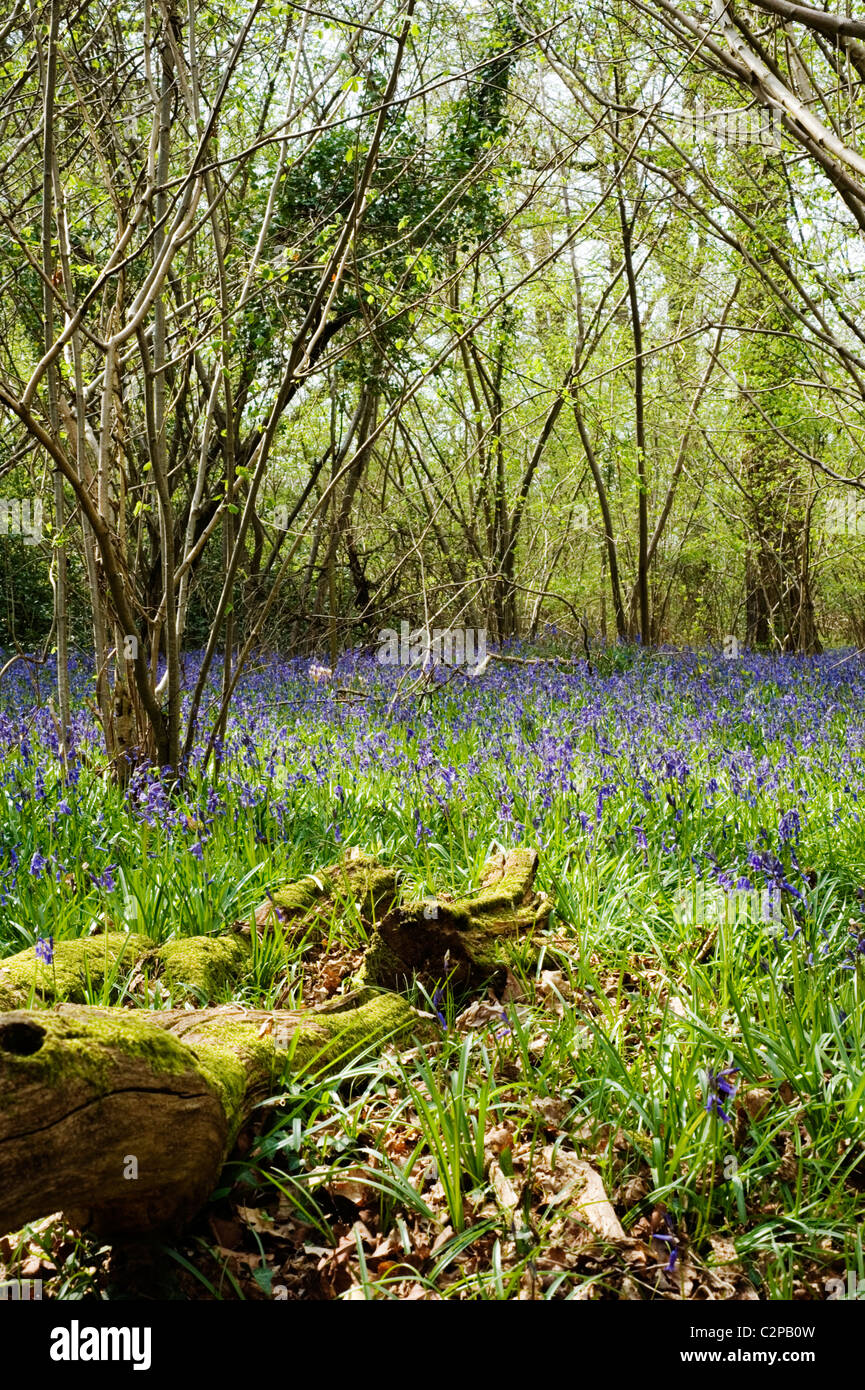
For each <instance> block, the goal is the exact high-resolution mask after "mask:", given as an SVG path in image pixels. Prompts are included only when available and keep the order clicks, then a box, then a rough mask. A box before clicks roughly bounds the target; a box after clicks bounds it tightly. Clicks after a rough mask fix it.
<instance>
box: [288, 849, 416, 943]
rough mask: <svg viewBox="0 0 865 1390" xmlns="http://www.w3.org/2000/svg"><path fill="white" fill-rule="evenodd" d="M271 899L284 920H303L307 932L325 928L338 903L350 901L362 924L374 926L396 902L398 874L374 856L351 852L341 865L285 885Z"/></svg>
mask: <svg viewBox="0 0 865 1390" xmlns="http://www.w3.org/2000/svg"><path fill="white" fill-rule="evenodd" d="M272 896H273V900H274V902H275V903H276V906H277V907H278V908H279V910H280V912H281V913H282V915H283V917H284V918H286V919H288V921H292V922H297V921H298V919H302V921H303V926H304V929H308V928H309V927H310V926H313V927H315V926H318V925H323V921H322V919H323V918H324V917H325V915H327V914H329V913H330V912H332V910H333V907H334V905H335V904H336V903H337V902H338V901H339V899H340V898H343V899H344V898H349V897H350V898H352V899H353V900H354V902H355V904H356V905H357V908H358V911H359V912H360V915H361V917H362V918H363V920H364V921H366V922H368V923H372V922H374V921H376V920H377V919H378V918H379V917H380V916H381V915H382V914H383V913H385V912H387V911H388V910H389V909H390V908H391V907H392V906H393V904H394V902H395V901H396V874H395V872H394V870H393V869H389V868H387V867H386V866H385V865H383V864H379V863H378V861H377V860H376V859H373V858H372V856H371V855H368V854H362V853H359V852H357V851H352V852H351V853H350V854H349V855H348V856H347V857H346V858H344V859H342V860H340V861H339V863H338V864H331V865H329V866H328V867H327V868H326V869H321V870H319V871H318V872H317V873H315V874H307V876H306V877H305V878H301V879H298V880H297V881H296V882H294V883H286V884H284V885H283V886H282V887H281V888H277V889H276V890H275V891H274V893H273V894H272Z"/></svg>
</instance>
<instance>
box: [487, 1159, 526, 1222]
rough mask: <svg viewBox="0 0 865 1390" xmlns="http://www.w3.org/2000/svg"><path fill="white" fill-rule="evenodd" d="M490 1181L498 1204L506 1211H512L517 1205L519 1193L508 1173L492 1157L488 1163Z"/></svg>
mask: <svg viewBox="0 0 865 1390" xmlns="http://www.w3.org/2000/svg"><path fill="white" fill-rule="evenodd" d="M490 1182H491V1183H492V1185H493V1191H494V1192H495V1194H496V1199H497V1200H498V1202H499V1204H500V1205H501V1206H503V1207H504V1208H505V1210H506V1211H513V1210H514V1208H515V1207H516V1206H518V1205H519V1200H520V1194H519V1193H518V1192H517V1190H516V1188H515V1187H514V1185H513V1183H512V1182H511V1180H510V1178H509V1177H508V1175H507V1174H506V1173H505V1172H503V1170H502V1169H501V1168H500V1167H499V1165H498V1163H496V1161H495V1159H493V1161H492V1163H491V1164H490Z"/></svg>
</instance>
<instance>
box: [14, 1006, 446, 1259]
mask: <svg viewBox="0 0 865 1390" xmlns="http://www.w3.org/2000/svg"><path fill="white" fill-rule="evenodd" d="M424 1026H425V1025H424V1020H423V1019H422V1018H420V1016H419V1015H417V1014H416V1013H415V1012H414V1010H412V1009H411V1008H410V1007H409V1005H408V1004H407V1003H406V1002H405V1000H403V999H400V998H399V997H398V996H397V995H395V994H389V993H385V994H376V993H374V991H372V990H367V991H362V992H359V993H358V994H355V995H352V996H345V997H343V998H341V999H340V1000H339V1001H337V1003H336V1004H335V1005H334V1004H331V1005H327V1006H324V1007H322V1008H319V1009H311V1010H309V1011H305V1012H302V1013H289V1012H277V1013H263V1012H259V1011H255V1010H246V1009H241V1008H238V1007H234V1006H232V1005H227V1006H224V1007H222V1008H216V1009H204V1010H192V1011H190V1010H170V1011H169V1010H166V1011H161V1012H159V1011H157V1012H149V1011H146V1010H130V1009H122V1008H113V1009H97V1008H91V1007H86V1006H80V1005H77V1006H76V1005H60V1006H59V1008H58V1009H57V1010H56V1011H53V1010H52V1011H48V1010H43V1011H40V1012H30V1011H25V1010H18V1011H13V1012H9V1013H4V1014H0V1231H9V1230H15V1229H17V1228H18V1227H19V1226H21V1225H23V1224H24V1223H25V1222H27V1221H33V1220H36V1219H37V1218H38V1217H40V1216H44V1215H46V1214H47V1213H50V1212H53V1211H63V1212H65V1213H66V1215H67V1217H68V1219H69V1220H70V1221H71V1222H72V1223H73V1225H77V1226H80V1227H82V1228H84V1229H87V1230H90V1231H92V1232H94V1233H95V1234H97V1235H99V1236H101V1237H103V1238H106V1239H127V1240H128V1239H136V1238H141V1237H144V1236H152V1235H154V1234H167V1233H170V1232H173V1231H176V1230H178V1229H179V1228H180V1227H181V1226H182V1225H183V1224H184V1222H186V1221H187V1220H189V1219H190V1218H191V1217H192V1216H193V1215H194V1214H195V1212H196V1211H197V1210H198V1209H199V1208H200V1207H201V1206H202V1205H203V1203H204V1202H205V1201H206V1199H207V1197H208V1195H209V1193H210V1192H211V1191H212V1190H213V1188H214V1186H215V1185H216V1180H217V1177H218V1175H219V1170H220V1167H221V1166H222V1164H223V1162H224V1161H225V1159H226V1157H227V1156H228V1154H229V1152H230V1151H231V1147H232V1145H233V1143H234V1140H235V1138H236V1137H237V1134H238V1131H239V1130H240V1128H241V1126H242V1125H243V1123H244V1121H245V1120H246V1119H247V1117H248V1116H249V1114H250V1112H251V1110H252V1109H253V1107H254V1106H255V1105H256V1104H257V1103H258V1102H259V1101H260V1100H262V1099H264V1098H265V1097H266V1096H268V1095H271V1094H273V1093H274V1092H276V1091H278V1089H279V1086H280V1084H281V1083H282V1082H283V1081H284V1079H285V1077H286V1076H287V1075H291V1076H293V1077H297V1076H311V1075H313V1074H321V1073H323V1072H327V1071H337V1070H339V1069H340V1068H341V1067H342V1066H343V1065H344V1063H345V1061H346V1060H348V1059H349V1058H351V1057H352V1056H356V1055H357V1054H359V1053H360V1052H363V1051H366V1050H369V1049H375V1048H378V1047H381V1046H382V1045H383V1044H384V1042H385V1041H386V1040H387V1039H391V1038H398V1037H400V1036H404V1035H410V1034H412V1033H415V1034H420V1033H422V1032H423V1030H424ZM426 1027H427V1028H428V1027H429V1025H428V1024H427V1025H426Z"/></svg>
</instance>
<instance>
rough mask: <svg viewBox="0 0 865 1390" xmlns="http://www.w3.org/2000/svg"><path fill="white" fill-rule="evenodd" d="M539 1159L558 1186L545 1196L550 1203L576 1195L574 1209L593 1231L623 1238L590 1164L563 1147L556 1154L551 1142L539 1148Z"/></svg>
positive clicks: (556, 1204)
mask: <svg viewBox="0 0 865 1390" xmlns="http://www.w3.org/2000/svg"><path fill="white" fill-rule="evenodd" d="M543 1158H544V1162H545V1164H546V1167H547V1169H548V1171H549V1173H550V1175H551V1176H552V1177H553V1179H554V1185H556V1184H557V1185H558V1190H557V1191H556V1192H555V1193H554V1194H553V1195H552V1196H551V1197H550V1199H549V1205H550V1206H560V1205H561V1204H562V1203H563V1202H567V1201H570V1200H571V1199H573V1198H577V1200H576V1201H575V1202H574V1210H575V1211H576V1212H577V1213H578V1214H579V1215H580V1216H581V1217H582V1218H583V1219H584V1220H585V1222H586V1224H587V1225H588V1226H591V1228H592V1230H593V1231H596V1232H597V1233H598V1235H600V1236H603V1237H604V1239H605V1240H625V1239H626V1237H625V1232H624V1228H623V1227H622V1223H621V1221H620V1220H619V1218H618V1217H617V1215H616V1213H615V1211H614V1210H613V1206H612V1203H611V1202H610V1199H609V1197H608V1196H607V1192H606V1188H605V1187H604V1183H603V1179H602V1178H601V1175H600V1173H598V1172H596V1171H595V1169H594V1168H593V1167H592V1165H591V1164H590V1163H587V1162H586V1161H585V1159H583V1158H577V1156H576V1154H572V1153H568V1152H567V1151H566V1150H562V1149H560V1150H559V1152H558V1153H554V1150H553V1146H552V1144H548V1145H547V1146H546V1148H545V1149H544V1150H543ZM538 1176H540V1174H539V1175H538ZM563 1179H564V1181H562V1180H563Z"/></svg>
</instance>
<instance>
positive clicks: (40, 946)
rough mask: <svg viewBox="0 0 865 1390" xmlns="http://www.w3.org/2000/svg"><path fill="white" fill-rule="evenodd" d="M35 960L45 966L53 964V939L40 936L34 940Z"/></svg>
mask: <svg viewBox="0 0 865 1390" xmlns="http://www.w3.org/2000/svg"><path fill="white" fill-rule="evenodd" d="M36 959H37V960H43V961H44V962H45V964H46V965H51V964H53V961H54V937H53V936H40V937H37V939H36Z"/></svg>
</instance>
